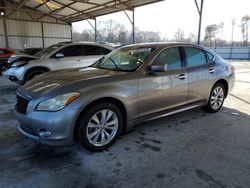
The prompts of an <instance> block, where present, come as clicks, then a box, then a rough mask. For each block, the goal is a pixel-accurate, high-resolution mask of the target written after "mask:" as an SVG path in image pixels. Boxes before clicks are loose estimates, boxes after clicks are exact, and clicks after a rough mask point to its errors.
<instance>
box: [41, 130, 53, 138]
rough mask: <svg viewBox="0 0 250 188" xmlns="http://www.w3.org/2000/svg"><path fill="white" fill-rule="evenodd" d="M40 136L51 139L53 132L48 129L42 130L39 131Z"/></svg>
mask: <svg viewBox="0 0 250 188" xmlns="http://www.w3.org/2000/svg"><path fill="white" fill-rule="evenodd" d="M39 135H40V136H41V137H42V138H49V137H50V136H51V132H50V131H49V130H46V129H40V130H39Z"/></svg>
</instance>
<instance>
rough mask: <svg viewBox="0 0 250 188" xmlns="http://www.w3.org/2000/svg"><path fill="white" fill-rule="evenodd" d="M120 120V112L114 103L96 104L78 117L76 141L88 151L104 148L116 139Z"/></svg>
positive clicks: (120, 126) (119, 128) (120, 128)
mask: <svg viewBox="0 0 250 188" xmlns="http://www.w3.org/2000/svg"><path fill="white" fill-rule="evenodd" d="M122 122H123V120H122V114H121V112H120V110H119V109H118V108H117V107H116V106H115V105H114V104H112V103H102V104H98V105H96V106H94V107H92V108H91V109H89V110H88V111H87V112H86V113H84V114H83V117H81V118H80V121H79V129H78V133H77V135H78V141H79V142H80V144H82V145H83V146H84V147H85V148H87V149H88V150H90V151H102V150H105V149H107V148H108V147H110V146H111V145H113V144H114V143H115V141H116V140H117V139H118V137H119V135H120V133H121V130H122Z"/></svg>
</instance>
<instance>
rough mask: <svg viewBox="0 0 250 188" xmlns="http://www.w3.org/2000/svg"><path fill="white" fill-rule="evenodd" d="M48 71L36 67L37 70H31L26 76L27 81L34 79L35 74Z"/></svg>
mask: <svg viewBox="0 0 250 188" xmlns="http://www.w3.org/2000/svg"><path fill="white" fill-rule="evenodd" d="M45 72H46V71H44V70H39V69H36V70H33V71H31V72H29V73H28V74H27V75H26V76H25V83H26V82H28V81H30V80H32V79H33V78H34V77H35V76H37V75H40V74H43V73H45Z"/></svg>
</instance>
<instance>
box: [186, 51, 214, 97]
mask: <svg viewBox="0 0 250 188" xmlns="http://www.w3.org/2000/svg"><path fill="white" fill-rule="evenodd" d="M183 48H184V56H185V60H186V61H185V62H186V67H187V71H188V102H195V101H199V100H204V99H207V97H208V96H209V94H210V91H211V88H212V84H213V82H214V80H215V76H216V75H215V69H216V64H215V62H214V61H212V60H211V61H209V60H208V57H207V55H206V53H205V51H203V50H202V49H200V48H196V47H183Z"/></svg>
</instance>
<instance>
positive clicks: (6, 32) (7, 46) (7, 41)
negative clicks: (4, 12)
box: [3, 18, 9, 48]
mask: <svg viewBox="0 0 250 188" xmlns="http://www.w3.org/2000/svg"><path fill="white" fill-rule="evenodd" d="M3 31H4V37H5V46H6V48H9V39H8V31H7V24H6V19H5V18H4V19H3Z"/></svg>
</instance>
